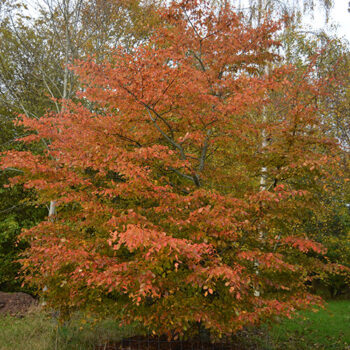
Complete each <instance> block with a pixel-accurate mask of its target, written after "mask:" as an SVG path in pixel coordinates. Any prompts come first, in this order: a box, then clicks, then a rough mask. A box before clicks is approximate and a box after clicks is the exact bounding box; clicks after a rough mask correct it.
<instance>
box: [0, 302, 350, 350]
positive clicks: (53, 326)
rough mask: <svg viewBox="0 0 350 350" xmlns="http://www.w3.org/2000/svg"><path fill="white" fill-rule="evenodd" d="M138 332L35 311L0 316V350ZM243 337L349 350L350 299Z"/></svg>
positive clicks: (79, 349)
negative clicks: (57, 318)
mask: <svg viewBox="0 0 350 350" xmlns="http://www.w3.org/2000/svg"><path fill="white" fill-rule="evenodd" d="M139 331H140V329H139V328H138V327H137V326H130V327H128V328H120V327H119V325H118V324H117V323H116V322H113V321H108V320H106V321H103V322H100V323H98V324H97V325H96V327H91V324H89V323H85V324H82V323H81V321H80V320H79V319H78V318H76V319H73V320H71V321H70V322H69V323H67V324H65V325H64V326H58V323H57V321H55V320H54V319H53V318H52V317H51V316H49V315H47V314H45V313H43V312H40V311H38V310H37V311H33V312H31V313H29V314H28V315H27V316H25V317H24V318H15V317H9V316H6V317H4V316H2V317H0V350H22V349H25V350H93V349H94V345H96V344H98V345H103V344H106V343H107V342H108V341H110V342H117V341H119V340H121V339H122V338H123V337H130V336H133V335H136V334H138V333H139ZM241 341H242V344H245V345H242V348H243V349H245V348H246V349H254V350H313V349H322V350H350V301H332V302H330V303H328V304H327V305H326V309H324V310H320V311H319V312H316V313H314V312H312V311H307V312H301V313H299V315H298V316H296V317H294V318H293V319H291V320H283V321H281V322H280V323H279V324H276V325H273V326H271V327H263V329H262V330H257V329H254V330H253V331H252V332H251V333H249V332H248V333H246V334H245V335H244V337H242V338H241Z"/></svg>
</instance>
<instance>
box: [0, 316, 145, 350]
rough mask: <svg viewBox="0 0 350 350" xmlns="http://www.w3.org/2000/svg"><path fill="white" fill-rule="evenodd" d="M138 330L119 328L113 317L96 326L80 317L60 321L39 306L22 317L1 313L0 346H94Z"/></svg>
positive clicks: (35, 349) (8, 349) (42, 349)
mask: <svg viewBox="0 0 350 350" xmlns="http://www.w3.org/2000/svg"><path fill="white" fill-rule="evenodd" d="M139 331H140V329H139V327H137V326H136V325H131V326H129V327H124V328H120V327H119V325H118V324H117V323H116V322H113V321H110V320H105V321H102V322H99V323H98V324H97V325H96V326H95V327H92V325H91V324H89V323H84V324H83V323H82V322H81V320H80V319H78V318H77V319H73V320H71V321H70V322H68V323H66V324H65V325H59V324H58V322H57V321H56V320H55V319H53V318H52V317H51V316H49V315H47V314H45V313H43V312H40V311H38V310H37V311H33V312H31V313H30V314H28V315H27V316H25V317H23V318H16V317H10V316H6V317H4V316H2V317H0V350H93V349H94V347H95V345H104V344H106V343H107V342H117V341H120V340H121V339H122V338H124V337H131V336H134V335H137V334H139Z"/></svg>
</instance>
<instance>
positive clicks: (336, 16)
mask: <svg viewBox="0 0 350 350" xmlns="http://www.w3.org/2000/svg"><path fill="white" fill-rule="evenodd" d="M348 3H349V0H334V7H333V9H332V10H331V13H330V23H335V24H338V26H339V27H338V29H337V32H338V34H339V35H340V36H342V37H345V38H346V39H347V40H348V41H349V42H350V13H349V12H348ZM310 22H311V23H312V24H313V26H315V27H316V28H322V27H323V26H324V18H322V15H318V16H315V18H314V20H311V21H310Z"/></svg>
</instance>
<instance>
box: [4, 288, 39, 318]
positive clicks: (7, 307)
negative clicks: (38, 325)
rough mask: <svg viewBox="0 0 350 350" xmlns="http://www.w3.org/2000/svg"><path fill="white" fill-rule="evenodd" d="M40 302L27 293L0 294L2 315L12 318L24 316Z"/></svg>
mask: <svg viewBox="0 0 350 350" xmlns="http://www.w3.org/2000/svg"><path fill="white" fill-rule="evenodd" d="M37 304H38V302H37V300H35V299H34V298H33V297H32V296H31V295H29V294H26V293H22V292H19V293H5V292H0V315H3V314H8V315H11V316H15V315H17V316H18V315H20V316H21V315H24V314H25V313H26V312H27V311H28V310H29V308H30V307H32V306H34V305H37Z"/></svg>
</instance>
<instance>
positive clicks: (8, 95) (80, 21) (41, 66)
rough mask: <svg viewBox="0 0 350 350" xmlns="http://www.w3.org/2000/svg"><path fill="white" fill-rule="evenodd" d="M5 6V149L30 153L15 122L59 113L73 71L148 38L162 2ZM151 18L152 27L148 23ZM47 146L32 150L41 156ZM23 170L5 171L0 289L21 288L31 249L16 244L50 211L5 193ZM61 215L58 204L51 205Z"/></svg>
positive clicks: (0, 97)
mask: <svg viewBox="0 0 350 350" xmlns="http://www.w3.org/2000/svg"><path fill="white" fill-rule="evenodd" d="M0 4H1V7H0V40H1V47H0V117H1V119H0V122H1V134H0V142H1V144H0V148H1V150H2V151H4V150H6V149H10V148H16V149H26V148H27V146H26V145H24V144H18V143H16V144H15V141H16V139H17V138H18V137H21V136H24V135H25V134H26V131H24V130H23V128H21V127H17V126H15V125H14V123H13V120H14V119H15V118H16V117H17V116H18V114H25V115H26V116H27V117H30V118H36V119H38V118H41V117H42V116H43V115H44V114H45V112H46V111H47V110H48V109H51V110H52V109H53V110H56V111H60V110H61V107H62V104H61V101H63V100H65V99H67V98H71V97H73V96H74V95H75V91H76V89H77V88H78V82H77V79H76V78H75V77H74V76H73V74H72V72H71V71H69V70H68V67H67V64H70V63H72V62H73V61H74V59H77V58H83V57H86V56H87V55H95V57H96V59H102V58H106V52H107V49H108V52H110V50H113V48H115V47H116V46H117V45H119V44H120V43H121V42H123V43H124V44H125V46H130V47H132V46H133V45H134V44H135V43H136V42H138V41H142V40H146V38H147V35H148V33H149V31H150V30H151V28H152V24H153V23H154V22H156V21H157V16H156V11H155V9H156V3H155V2H151V1H149V2H146V3H145V2H142V4H140V2H138V1H123V2H120V1H112V0H111V1H98V0H96V1H82V0H62V1H61V0H59V1H49V0H47V1H41V2H38V3H37V5H38V7H37V12H31V13H28V12H27V11H26V6H25V4H23V3H21V2H19V1H18V2H16V1H15V2H14V1H1V3H0ZM146 21H147V23H148V26H146V25H145V22H146ZM43 147H46V142H43V140H41V141H39V142H38V143H37V144H36V145H32V146H30V149H32V150H35V151H36V152H40V151H41V150H42V148H43ZM15 174H17V173H16V171H14V170H11V169H7V170H4V171H3V172H2V173H1V180H0V181H1V187H2V189H1V192H0V216H1V218H2V228H1V234H0V259H1V264H0V266H1V267H0V289H1V290H9V289H18V288H19V285H20V283H18V281H16V279H15V277H16V275H17V272H18V266H19V265H18V264H17V263H14V260H15V257H16V256H17V254H18V253H19V252H20V251H21V250H22V248H23V247H24V246H25V244H24V243H21V244H19V245H17V244H16V239H17V235H18V233H19V232H20V230H21V228H24V227H30V226H31V225H34V224H35V223H37V220H42V218H43V217H44V216H45V210H46V209H45V208H46V207H47V206H48V203H46V204H43V207H41V208H40V209H36V208H35V206H34V205H32V204H31V201H32V199H33V198H35V194H34V193H32V191H29V192H28V191H26V190H23V188H22V187H21V186H17V187H16V188H4V187H3V186H4V185H6V184H7V183H8V180H9V178H10V177H12V176H13V175H15ZM48 209H49V210H51V213H54V209H55V208H54V201H52V202H51V205H50V206H49V207H48Z"/></svg>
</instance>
